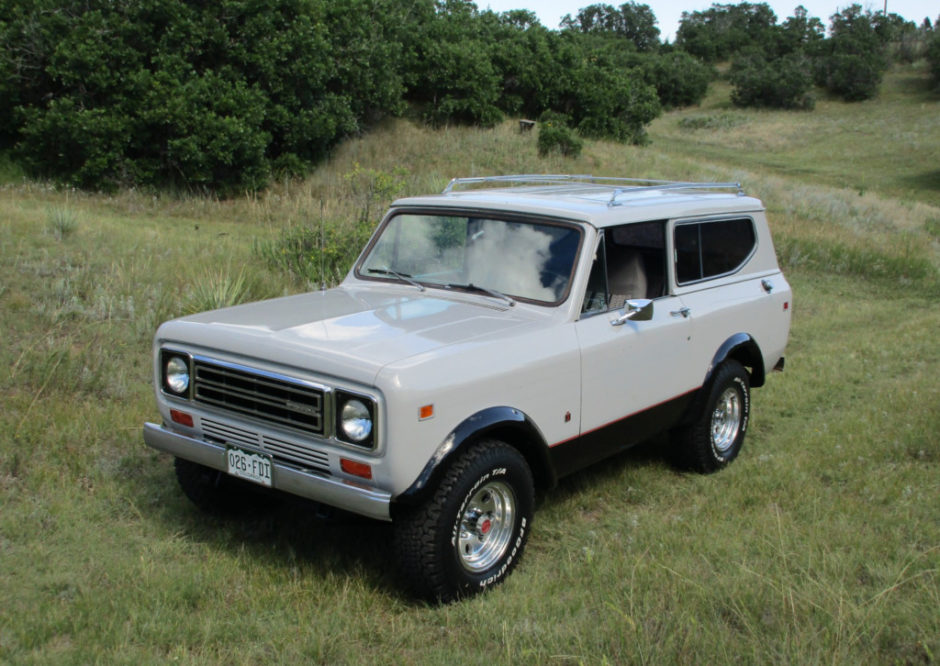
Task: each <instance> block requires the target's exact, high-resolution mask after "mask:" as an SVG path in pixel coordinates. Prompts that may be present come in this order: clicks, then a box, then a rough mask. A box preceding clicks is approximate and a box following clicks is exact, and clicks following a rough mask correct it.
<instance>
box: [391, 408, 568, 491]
mask: <svg viewBox="0 0 940 666" xmlns="http://www.w3.org/2000/svg"><path fill="white" fill-rule="evenodd" d="M484 437H494V438H497V439H501V440H503V441H505V442H506V443H507V444H509V445H511V446H514V447H516V448H517V449H518V450H519V452H520V453H522V455H523V456H524V457H525V459H526V462H528V464H529V467H530V468H531V469H532V473H533V476H534V477H535V479H536V485H538V486H547V487H551V486H553V485H555V483H556V482H557V480H558V478H557V475H556V473H555V470H554V468H553V466H552V464H551V460H550V458H549V455H548V444H547V443H546V442H545V438H544V437H543V436H542V433H541V431H540V430H539V428H538V426H536V425H535V423H534V422H533V421H532V419H530V418H529V417H528V416H527V415H526V414H525V413H524V412H522V411H520V410H518V409H515V408H514V407H489V408H487V409H484V410H481V411H479V412H477V413H476V414H473V415H472V416H469V417H467V418H466V419H464V420H463V421H462V422H461V423H460V424H459V425H458V426H457V427H456V428H454V429H453V430H452V431H451V432H450V434H448V435H447V437H445V438H444V441H443V442H441V445H440V446H438V447H437V450H436V451H435V452H434V455H432V456H431V458H430V460H428V462H427V464H426V465H425V466H424V469H423V470H421V474H419V475H418V478H417V479H416V480H415V482H414V483H413V484H411V486H410V487H409V488H408V489H407V490H405V491H404V492H403V493H401V494H400V495H398V496H397V497H396V498H395V501H396V502H398V503H401V504H415V503H417V502H420V501H421V500H422V499H423V498H424V497H425V496H426V495H427V494H428V493H430V492H433V489H434V488H435V487H436V486H437V483H438V481H439V479H440V477H441V476H443V474H444V470H446V468H447V464H448V462H449V461H450V460H453V459H454V457H455V456H456V455H457V454H458V453H459V452H460V451H462V450H464V449H465V448H467V447H468V446H470V445H472V444H473V443H474V442H477V441H479V440H480V439H483V438H484Z"/></svg>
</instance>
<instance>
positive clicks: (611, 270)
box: [582, 221, 666, 313]
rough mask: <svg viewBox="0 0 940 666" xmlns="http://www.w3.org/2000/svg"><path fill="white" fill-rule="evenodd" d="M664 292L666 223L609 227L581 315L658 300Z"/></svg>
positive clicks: (657, 222)
mask: <svg viewBox="0 0 940 666" xmlns="http://www.w3.org/2000/svg"><path fill="white" fill-rule="evenodd" d="M665 289H666V223H665V221H656V222H639V223H635V224H625V225H623V226H619V227H610V228H608V229H605V230H604V237H603V239H602V242H601V244H600V247H599V248H598V251H597V255H596V256H595V258H594V266H593V267H592V269H591V275H590V277H589V279H588V288H587V293H586V294H585V298H584V305H583V306H582V312H586V313H587V312H604V311H607V310H613V309H619V308H621V307H623V302H624V301H625V300H628V299H631V298H658V297H660V296H662V295H663V294H665V293H666V291H665Z"/></svg>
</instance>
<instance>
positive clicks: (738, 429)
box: [674, 360, 751, 474]
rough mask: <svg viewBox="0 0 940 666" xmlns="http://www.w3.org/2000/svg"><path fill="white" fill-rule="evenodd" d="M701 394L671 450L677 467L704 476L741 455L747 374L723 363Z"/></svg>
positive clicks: (737, 366) (747, 402)
mask: <svg viewBox="0 0 940 666" xmlns="http://www.w3.org/2000/svg"><path fill="white" fill-rule="evenodd" d="M704 390H706V391H707V393H705V394H704V402H703V403H699V405H700V407H699V409H698V412H697V415H696V417H695V421H693V423H692V425H690V426H688V427H686V428H684V429H682V430H679V431H677V432H676V433H675V436H676V441H675V442H674V446H675V454H676V462H677V463H678V464H679V466H680V467H683V468H686V469H691V470H693V471H696V472H701V473H703V474H708V473H711V472H716V471H718V470H720V469H722V468H723V467H725V466H727V465H728V464H729V463H730V462H731V461H732V460H734V459H735V458H736V457H737V456H738V453H739V452H740V451H741V445H742V444H743V443H744V436H745V434H747V426H748V421H749V420H750V414H751V393H750V385H749V383H748V374H747V371H746V370H745V369H744V367H743V366H742V365H741V364H740V363H738V362H737V361H735V360H728V361H725V362H724V363H722V364H721V366H720V367H719V368H718V370H717V371H716V372H715V374H714V376H713V378H712V381H711V383H710V384H709V386H708V387H706V389H704Z"/></svg>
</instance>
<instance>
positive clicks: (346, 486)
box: [144, 423, 391, 520]
mask: <svg viewBox="0 0 940 666" xmlns="http://www.w3.org/2000/svg"><path fill="white" fill-rule="evenodd" d="M144 441H145V442H146V443H147V445H148V446H151V447H153V448H155V449H157V450H159V451H165V452H166V453H169V454H171V455H174V456H177V457H179V458H185V459H186V460H191V461H193V462H196V463H199V464H200V465H205V466H206V467H212V468H213V469H218V470H221V471H223V472H224V471H225V469H226V465H225V447H224V446H221V445H219V444H215V443H213V442H207V441H205V440H202V439H196V438H194V437H187V436H186V435H180V434H179V433H175V432H173V431H171V430H167V429H166V428H164V427H163V426H160V425H157V424H156V423H145V424H144ZM273 468H274V472H273V474H272V477H273V481H274V487H275V488H277V489H278V490H283V491H284V492H286V493H290V494H292V495H298V496H300V497H306V498H308V499H312V500H314V501H316V502H322V503H323V504H328V505H330V506H333V507H336V508H338V509H343V510H345V511H351V512H352V513H358V514H360V515H363V516H368V517H370V518H377V519H378V520H391V514H390V509H389V506H390V504H391V494H390V493H386V492H383V491H380V490H372V489H369V488H364V487H362V486H357V485H352V484H350V483H347V482H345V481H343V480H339V479H333V478H330V477H327V476H321V475H318V474H314V473H311V472H304V471H302V470H298V469H295V468H293V467H287V466H285V465H282V464H280V463H278V462H274V463H273Z"/></svg>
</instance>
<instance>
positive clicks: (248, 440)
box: [202, 419, 330, 474]
mask: <svg viewBox="0 0 940 666" xmlns="http://www.w3.org/2000/svg"><path fill="white" fill-rule="evenodd" d="M202 429H203V433H204V434H205V435H206V437H208V438H209V439H212V440H214V441H217V442H222V443H225V444H232V445H234V446H251V447H254V448H257V449H260V450H262V451H264V452H265V453H268V454H270V455H271V456H272V457H273V458H274V459H275V460H279V461H282V462H288V463H291V464H293V465H298V466H300V467H303V468H305V469H314V470H316V471H318V472H321V473H324V474H330V457H329V455H327V454H326V453H325V452H323V451H319V450H317V449H314V448H311V447H310V446H308V445H307V444H306V443H299V442H291V441H288V440H286V439H282V438H278V437H271V436H269V435H265V434H262V433H259V432H255V431H253V430H250V429H248V428H241V427H238V426H234V425H231V424H228V423H222V422H220V421H214V420H212V419H202Z"/></svg>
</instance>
